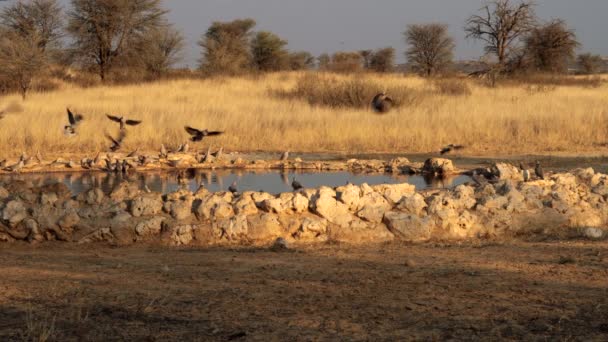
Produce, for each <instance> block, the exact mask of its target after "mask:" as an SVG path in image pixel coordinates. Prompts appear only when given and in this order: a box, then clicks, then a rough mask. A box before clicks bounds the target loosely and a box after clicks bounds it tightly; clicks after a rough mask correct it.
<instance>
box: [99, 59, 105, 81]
mask: <svg viewBox="0 0 608 342" xmlns="http://www.w3.org/2000/svg"><path fill="white" fill-rule="evenodd" d="M99 78H100V79H101V83H105V81H106V63H105V62H103V61H102V62H100V63H99Z"/></svg>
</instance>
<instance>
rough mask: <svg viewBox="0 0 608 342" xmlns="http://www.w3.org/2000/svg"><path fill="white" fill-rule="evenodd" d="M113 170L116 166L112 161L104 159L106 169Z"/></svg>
mask: <svg viewBox="0 0 608 342" xmlns="http://www.w3.org/2000/svg"><path fill="white" fill-rule="evenodd" d="M114 170H116V167H115V166H114V164H113V163H112V161H111V160H110V159H106V171H110V172H113V171H114Z"/></svg>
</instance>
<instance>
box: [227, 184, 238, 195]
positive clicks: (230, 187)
mask: <svg viewBox="0 0 608 342" xmlns="http://www.w3.org/2000/svg"><path fill="white" fill-rule="evenodd" d="M228 191H230V192H232V193H233V194H236V193H237V192H238V189H237V187H236V181H234V182H232V184H230V186H229V187H228Z"/></svg>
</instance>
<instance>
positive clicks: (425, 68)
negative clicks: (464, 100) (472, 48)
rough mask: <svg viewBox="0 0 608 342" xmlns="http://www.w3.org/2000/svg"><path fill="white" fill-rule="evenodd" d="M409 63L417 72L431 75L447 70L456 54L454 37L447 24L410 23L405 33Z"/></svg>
mask: <svg viewBox="0 0 608 342" xmlns="http://www.w3.org/2000/svg"><path fill="white" fill-rule="evenodd" d="M404 35H405V40H406V42H407V44H408V49H407V51H406V53H405V55H406V57H407V60H408V63H409V64H410V66H411V67H412V68H413V69H414V70H415V71H417V72H419V73H421V74H423V75H425V76H427V77H430V76H433V75H435V74H436V73H437V72H440V71H442V70H445V69H446V68H447V67H448V66H449V65H450V64H451V63H452V59H453V56H454V39H452V37H450V35H449V34H448V27H447V25H443V24H423V25H409V26H408V28H407V30H406V31H405V33H404Z"/></svg>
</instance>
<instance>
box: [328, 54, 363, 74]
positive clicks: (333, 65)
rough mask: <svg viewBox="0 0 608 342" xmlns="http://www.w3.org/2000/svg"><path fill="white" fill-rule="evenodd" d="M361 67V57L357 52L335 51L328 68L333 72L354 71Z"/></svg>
mask: <svg viewBox="0 0 608 342" xmlns="http://www.w3.org/2000/svg"><path fill="white" fill-rule="evenodd" d="M362 68H363V58H362V57H361V55H360V54H359V53H358V52H344V51H339V52H336V53H334V54H333V55H332V56H331V62H330V63H329V69H330V70H331V71H335V72H356V71H360V70H361V69H362Z"/></svg>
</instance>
